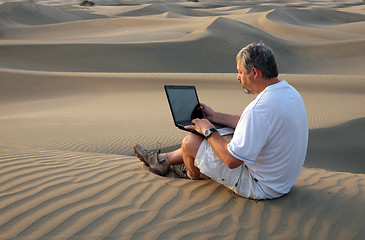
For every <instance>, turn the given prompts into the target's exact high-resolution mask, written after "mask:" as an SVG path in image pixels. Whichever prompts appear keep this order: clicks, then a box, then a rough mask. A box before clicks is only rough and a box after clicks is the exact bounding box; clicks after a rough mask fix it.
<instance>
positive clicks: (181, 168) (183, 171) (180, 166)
mask: <svg viewBox="0 0 365 240" xmlns="http://www.w3.org/2000/svg"><path fill="white" fill-rule="evenodd" d="M171 168H172V170H173V171H174V172H175V173H176V174H177V175H178V176H179V177H181V178H186V179H190V178H189V177H188V169H187V168H186V166H185V164H184V163H177V164H173V165H171Z"/></svg>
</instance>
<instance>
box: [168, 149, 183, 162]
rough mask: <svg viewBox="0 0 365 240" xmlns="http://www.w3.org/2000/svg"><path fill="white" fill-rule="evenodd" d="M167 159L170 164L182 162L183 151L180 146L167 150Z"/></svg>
mask: <svg viewBox="0 0 365 240" xmlns="http://www.w3.org/2000/svg"><path fill="white" fill-rule="evenodd" d="M166 156H167V159H168V161H169V163H170V164H177V163H182V162H184V161H183V153H182V150H181V148H179V149H177V150H175V151H173V152H168V153H166Z"/></svg>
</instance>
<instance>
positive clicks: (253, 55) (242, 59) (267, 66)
mask: <svg viewBox="0 0 365 240" xmlns="http://www.w3.org/2000/svg"><path fill="white" fill-rule="evenodd" d="M236 61H237V63H238V64H241V65H242V67H244V68H245V69H246V71H247V72H249V71H251V69H252V68H253V67H255V68H258V69H260V71H261V72H262V76H263V78H266V79H270V78H273V77H277V76H278V75H279V71H278V67H277V65H276V61H275V57H274V54H273V52H272V51H271V49H269V48H268V47H266V46H265V45H264V44H263V43H251V44H249V45H247V46H246V47H244V48H242V49H241V51H240V52H239V53H238V54H237V57H236Z"/></svg>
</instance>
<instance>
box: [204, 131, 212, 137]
mask: <svg viewBox="0 0 365 240" xmlns="http://www.w3.org/2000/svg"><path fill="white" fill-rule="evenodd" d="M210 134H212V130H211V129H207V130H205V132H204V136H206V137H209V136H210Z"/></svg>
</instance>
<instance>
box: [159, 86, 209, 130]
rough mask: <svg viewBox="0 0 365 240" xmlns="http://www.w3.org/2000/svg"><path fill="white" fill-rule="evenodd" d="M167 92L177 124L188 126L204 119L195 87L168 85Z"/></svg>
mask: <svg viewBox="0 0 365 240" xmlns="http://www.w3.org/2000/svg"><path fill="white" fill-rule="evenodd" d="M165 90H166V94H167V97H168V100H169V104H170V108H171V111H172V114H173V117H174V120H175V123H181V124H186V123H187V122H191V120H192V119H194V118H202V117H203V115H202V111H201V108H200V104H199V100H198V96H197V94H196V90H195V87H194V86H170V85H166V86H165Z"/></svg>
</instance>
